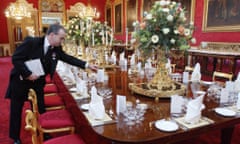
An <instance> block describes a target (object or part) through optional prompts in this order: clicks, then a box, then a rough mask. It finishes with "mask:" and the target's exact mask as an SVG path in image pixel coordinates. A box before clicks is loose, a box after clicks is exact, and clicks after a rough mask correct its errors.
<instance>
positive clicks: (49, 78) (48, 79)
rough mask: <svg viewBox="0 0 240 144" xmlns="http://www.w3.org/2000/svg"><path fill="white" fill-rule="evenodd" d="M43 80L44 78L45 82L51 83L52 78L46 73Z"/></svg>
mask: <svg viewBox="0 0 240 144" xmlns="http://www.w3.org/2000/svg"><path fill="white" fill-rule="evenodd" d="M45 80H46V83H47V84H51V83H53V80H52V79H51V77H50V75H47V76H46V78H45Z"/></svg>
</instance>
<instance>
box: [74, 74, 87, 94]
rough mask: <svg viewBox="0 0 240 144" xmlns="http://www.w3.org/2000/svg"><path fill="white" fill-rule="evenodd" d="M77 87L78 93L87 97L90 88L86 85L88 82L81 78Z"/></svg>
mask: <svg viewBox="0 0 240 144" xmlns="http://www.w3.org/2000/svg"><path fill="white" fill-rule="evenodd" d="M76 87H77V93H79V94H81V95H83V96H87V95H88V88H87V85H86V81H84V80H82V79H81V78H78V80H77V82H76Z"/></svg>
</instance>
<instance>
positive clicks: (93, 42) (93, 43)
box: [92, 31, 95, 47]
mask: <svg viewBox="0 0 240 144" xmlns="http://www.w3.org/2000/svg"><path fill="white" fill-rule="evenodd" d="M94 45H95V41H94V31H92V46H93V47H94Z"/></svg>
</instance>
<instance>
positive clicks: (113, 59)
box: [111, 51, 117, 64]
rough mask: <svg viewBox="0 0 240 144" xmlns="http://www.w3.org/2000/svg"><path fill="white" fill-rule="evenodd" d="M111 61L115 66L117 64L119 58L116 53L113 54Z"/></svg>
mask: <svg viewBox="0 0 240 144" xmlns="http://www.w3.org/2000/svg"><path fill="white" fill-rule="evenodd" d="M111 60H112V63H113V64H116V62H117V58H116V54H115V51H113V52H112V55H111Z"/></svg>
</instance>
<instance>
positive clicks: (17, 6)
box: [5, 0, 31, 20]
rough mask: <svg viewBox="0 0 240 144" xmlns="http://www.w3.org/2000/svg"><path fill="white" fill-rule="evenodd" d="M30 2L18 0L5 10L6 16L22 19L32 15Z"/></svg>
mask: <svg viewBox="0 0 240 144" xmlns="http://www.w3.org/2000/svg"><path fill="white" fill-rule="evenodd" d="M27 6H28V3H27V2H26V0H17V1H16V2H15V3H10V5H9V6H8V7H7V9H6V10H5V16H6V17H11V18H15V19H17V20H21V19H22V18H24V17H31V12H29V10H28V7H27Z"/></svg>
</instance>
